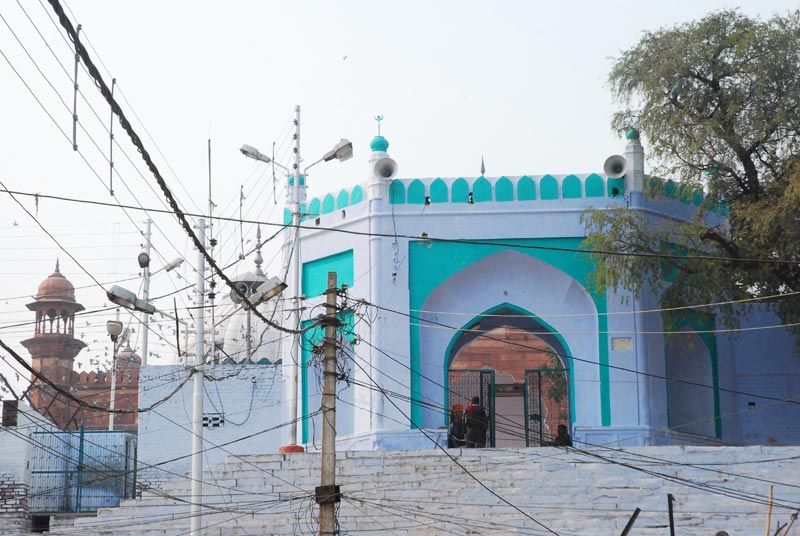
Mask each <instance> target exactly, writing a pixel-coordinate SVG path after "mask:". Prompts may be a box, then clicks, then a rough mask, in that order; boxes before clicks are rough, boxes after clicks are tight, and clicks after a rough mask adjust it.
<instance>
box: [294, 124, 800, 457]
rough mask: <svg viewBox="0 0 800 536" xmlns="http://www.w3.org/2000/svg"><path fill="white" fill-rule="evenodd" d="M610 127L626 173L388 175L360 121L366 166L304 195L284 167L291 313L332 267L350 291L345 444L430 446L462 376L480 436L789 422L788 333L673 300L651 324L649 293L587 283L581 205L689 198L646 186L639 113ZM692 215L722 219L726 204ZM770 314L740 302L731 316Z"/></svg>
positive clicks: (310, 438) (654, 300)
mask: <svg viewBox="0 0 800 536" xmlns="http://www.w3.org/2000/svg"><path fill="white" fill-rule="evenodd" d="M628 138H629V139H628V141H627V145H626V147H625V151H624V157H625V160H626V171H625V174H624V176H611V177H609V176H607V175H604V174H598V173H593V174H588V175H567V176H551V175H544V176H521V177H511V176H508V177H505V176H503V177H496V178H489V177H483V176H481V177H477V178H455V179H441V178H436V179H397V178H393V177H392V175H393V171H394V168H395V167H396V164H395V163H394V162H393V161H392V160H391V159H389V155H388V153H387V149H388V141H386V139H385V138H383V137H381V136H378V137H376V138H375V139H374V140H373V142H372V144H371V149H372V154H371V157H370V166H371V167H370V169H371V170H372V176H371V177H370V179H369V181H368V182H367V183H364V184H360V185H357V186H355V187H353V188H351V189H346V190H342V191H340V192H338V193H331V194H328V195H325V196H321V197H319V198H312V199H307V198H306V193H305V190H306V185H305V184H304V181H301V187H300V189H299V190H300V200H301V201H302V206H301V213H302V214H303V221H302V228H301V230H300V242H301V244H300V245H301V247H300V248H299V252H300V263H301V265H300V266H301V270H300V271H301V274H302V275H301V283H300V287H301V294H302V295H303V296H304V298H305V299H304V302H303V311H304V312H303V319H302V324H301V325H302V326H304V327H305V326H308V325H310V324H311V323H312V322H315V320H316V318H317V317H318V315H320V314H321V313H322V312H324V310H323V305H324V300H325V296H324V294H323V293H324V291H325V289H326V285H327V274H328V272H330V271H334V272H336V273H337V277H338V286H339V287H342V286H345V287H346V295H347V299H348V302H347V303H348V304H350V305H352V306H353V308H352V311H345V312H343V313H341V314H340V317H341V321H342V324H343V326H342V328H341V329H340V331H341V336H340V343H341V344H342V345H343V349H342V352H341V354H340V373H341V374H340V381H339V384H338V389H339V394H338V398H339V401H340V402H339V404H338V407H337V436H338V438H339V439H340V441H342V442H343V444H345V445H348V446H350V447H352V448H363V449H396V448H429V447H430V446H431V440H432V439H436V438H441V436H442V433H441V431H442V427H446V426H447V424H448V419H449V415H450V412H451V410H452V409H453V408H454V407H456V408H458V409H460V407H463V406H464V405H465V404H466V403H467V400H468V399H469V398H471V397H472V396H474V395H477V396H480V397H481V399H482V402H483V403H484V404H485V405H486V406H487V407H488V408H489V409H490V410H491V412H492V415H493V417H492V427H491V428H492V430H491V431H490V437H489V438H488V440H489V442H490V443H491V444H492V445H495V446H498V447H499V446H525V445H540V444H547V442H548V441H549V440H550V439H551V438H552V436H553V435H554V434H555V430H556V427H557V426H558V425H559V424H564V425H565V426H567V428H568V430H569V432H570V434H571V435H572V436H573V437H574V438H575V439H576V440H578V441H582V442H584V443H585V444H587V445H593V444H613V445H658V444H676V443H679V444H683V443H688V444H752V443H755V444H767V443H770V444H791V443H797V442H798V441H800V429H799V428H798V426H797V425H796V424H794V423H795V422H796V421H797V416H798V412H797V410H796V409H795V408H796V405H792V404H786V403H785V404H779V403H777V402H776V401H780V400H785V399H787V398H791V397H797V395H798V394H800V377H799V376H798V374H797V366H796V359H797V358H796V357H795V347H794V343H793V338H792V337H791V336H790V335H789V334H788V333H787V332H785V331H783V330H780V329H778V330H774V329H773V330H760V329H755V330H752V331H747V330H744V331H739V332H736V333H716V328H717V327H722V326H721V323H719V322H717V319H715V318H714V316H713V314H712V315H708V314H705V313H704V312H703V311H700V312H699V313H698V312H696V311H692V310H687V311H684V312H682V313H681V320H679V321H678V322H677V330H678V332H679V333H680V335H673V336H671V337H665V336H664V333H663V332H664V330H665V328H664V324H665V322H664V317H663V313H662V312H661V311H660V300H659V298H658V296H656V295H653V294H648V293H643V294H642V295H641V296H640V297H636V296H633V295H630V294H628V293H614V292H609V293H597V292H595V291H593V290H591V289H590V287H589V285H588V284H587V278H588V275H589V274H590V272H591V271H592V270H593V269H594V264H593V262H592V261H591V260H590V258H589V257H588V256H587V255H585V254H582V253H579V252H578V250H580V249H581V248H582V245H581V244H582V241H583V238H584V234H585V228H584V224H583V223H582V222H581V215H582V214H583V213H584V212H585V211H586V210H587V209H590V208H599V209H603V208H608V207H628V209H629V210H636V211H641V212H643V213H644V214H645V215H646V217H647V218H649V220H650V221H651V222H652V223H653V225H659V224H662V223H663V222H664V221H666V220H668V219H670V218H691V217H692V216H693V215H694V214H695V211H696V206H695V205H696V204H699V203H700V202H702V192H701V191H695V190H692V189H687V188H682V187H678V186H677V185H675V184H673V183H672V182H671V181H667V182H665V183H662V187H663V188H662V192H663V194H662V195H660V196H658V197H655V198H653V197H650V196H648V195H645V193H644V190H645V184H646V182H648V181H651V180H656V179H651V178H649V177H647V176H646V175H645V174H644V151H643V148H642V145H641V143H640V141H639V136H638V132H636V131H631V132H629V135H628ZM387 175H388V176H389V178H386V177H387ZM289 189H290V191H291V190H294V188H293V184H290V185H289ZM287 197H290V196H287ZM708 217H709V218H711V219H713V220H715V223H717V224H719V225H723V226H724V225H725V214H724V209H719V210H717V211H711V212H710V213H709V216H708ZM284 219H285V223H291V221H292V213H291V210H290V209H289V208H287V209H285V214H284ZM287 246H288V242H287ZM287 251H289V248H288V247H287ZM287 293H289V294H290V295H294V294H293V292H292V287H291V283H290V288H289V289H288V290H287ZM776 324H780V322H779V320H778V319H777V318H776V317H774V316H773V315H771V314H770V313H769V312H767V311H756V312H755V313H753V314H751V315H750V317H748V318H747V319H746V320H745V321H744V324H743V326H744V327H749V328H753V327H755V328H759V327H763V326H765V325H776ZM320 340H321V331H320V330H312V331H309V332H307V333H306V334H305V335H304V339H303V344H302V351H301V356H300V359H299V360H298V363H299V365H300V366H299V370H297V371H296V372H297V376H296V377H297V381H298V390H297V393H298V395H297V396H298V397H299V402H298V404H297V415H296V417H297V418H298V419H300V423H301V425H300V426H298V430H297V437H296V438H294V440H295V441H296V442H297V443H299V444H309V443H314V442H316V441H318V440H319V439H320V433H321V432H320V430H321V427H320V426H321V421H320V417H319V415H317V414H316V411H317V410H318V409H319V407H320V386H321V380H320V377H321V376H320V371H319V366H318V364H319V363H318V360H317V359H315V347H318V346H319V344H320ZM765 345H768V346H769V348H770V350H771V351H770V352H769V355H768V356H764V352H763V351H761V352H759V349H760V348H763V347H764V346H765ZM282 352H283V354H286V355H284V363H287V359H293V356H292V352H291V351H289V348H288V345H285V346H284V347H283V350H282ZM754 355H760V356H764V357H761V358H760V359H754ZM292 370H294V369H292ZM786 371H789V372H790V373H789V374H786ZM792 371H793V372H792ZM291 376H292V374H289V375H288V381H287V389H286V396H287V397H291V396H294V391H293V390H292V389H291ZM286 417H287V419H291V417H292V416H291V415H287V416H286ZM292 439H293V438H287V440H288V441H289V442H292Z"/></svg>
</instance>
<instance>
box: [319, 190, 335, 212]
mask: <svg viewBox="0 0 800 536" xmlns="http://www.w3.org/2000/svg"><path fill="white" fill-rule="evenodd" d="M334 210H336V205H335V203H334V201H333V194H328V195H326V196H325V199H323V200H322V213H323V214H330V213H331V212H333V211H334Z"/></svg>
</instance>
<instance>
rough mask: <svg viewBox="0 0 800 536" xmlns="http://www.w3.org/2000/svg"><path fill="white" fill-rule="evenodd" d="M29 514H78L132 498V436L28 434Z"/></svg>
mask: <svg viewBox="0 0 800 536" xmlns="http://www.w3.org/2000/svg"><path fill="white" fill-rule="evenodd" d="M33 439H34V448H33V455H32V458H33V459H32V464H31V487H30V495H29V498H28V506H29V508H30V511H31V513H33V514H41V513H83V512H96V511H97V510H99V509H100V508H108V507H114V506H119V501H120V499H127V498H131V497H133V496H134V493H135V486H136V434H135V433H133V432H120V431H114V432H107V431H102V430H98V431H84V430H83V429H81V431H80V432H61V431H51V430H37V431H35V432H34V433H33Z"/></svg>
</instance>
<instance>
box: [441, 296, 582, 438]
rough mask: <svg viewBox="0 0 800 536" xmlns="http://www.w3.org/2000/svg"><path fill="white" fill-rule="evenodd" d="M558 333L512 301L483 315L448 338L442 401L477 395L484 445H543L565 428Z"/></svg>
mask: <svg viewBox="0 0 800 536" xmlns="http://www.w3.org/2000/svg"><path fill="white" fill-rule="evenodd" d="M567 355H568V354H567V353H566V351H565V349H564V346H563V344H562V343H561V341H560V338H559V337H558V336H557V335H555V334H553V333H552V332H550V330H549V329H548V328H547V327H546V326H545V325H544V324H543V323H542V322H540V321H538V320H536V319H535V318H532V317H531V316H529V315H525V314H522V312H521V311H519V310H516V308H514V307H512V306H503V307H500V308H498V309H496V310H494V311H492V312H491V313H487V314H485V315H483V316H482V317H481V318H480V319H479V320H477V321H475V322H473V323H471V325H470V326H469V327H468V328H467V329H464V330H462V331H461V333H460V335H459V336H458V337H457V338H456V339H454V341H453V344H452V345H451V349H450V354H449V368H448V396H447V399H448V401H449V404H448V407H449V408H450V409H451V410H452V409H453V408H454V407H455V408H460V407H464V406H466V404H467V403H468V402H469V400H470V399H471V398H472V397H473V396H479V397H480V398H481V403H482V404H484V406H486V407H487V409H488V410H489V412H490V416H491V422H490V424H491V426H490V430H489V431H488V437H487V445H491V446H495V447H502V448H511V447H524V446H540V445H547V444H550V443H551V442H552V441H553V438H554V437H555V435H556V431H557V427H558V425H560V424H563V425H565V426H566V427H567V429H569V428H570V422H571V418H570V392H569V391H570V384H569V371H568V369H567V367H566V366H565V365H564V362H565V360H566V356H567Z"/></svg>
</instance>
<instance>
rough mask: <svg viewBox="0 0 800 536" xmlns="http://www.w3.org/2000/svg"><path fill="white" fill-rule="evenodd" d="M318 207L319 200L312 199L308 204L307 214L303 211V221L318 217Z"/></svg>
mask: <svg viewBox="0 0 800 536" xmlns="http://www.w3.org/2000/svg"><path fill="white" fill-rule="evenodd" d="M319 205H320V203H319V199H317V198H316V197H315V198H314V199H312V200H311V202H310V203H309V204H308V212H305V211H303V221H305V220H307V219H310V218H316V217H318V216H319V214H320V209H319Z"/></svg>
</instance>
